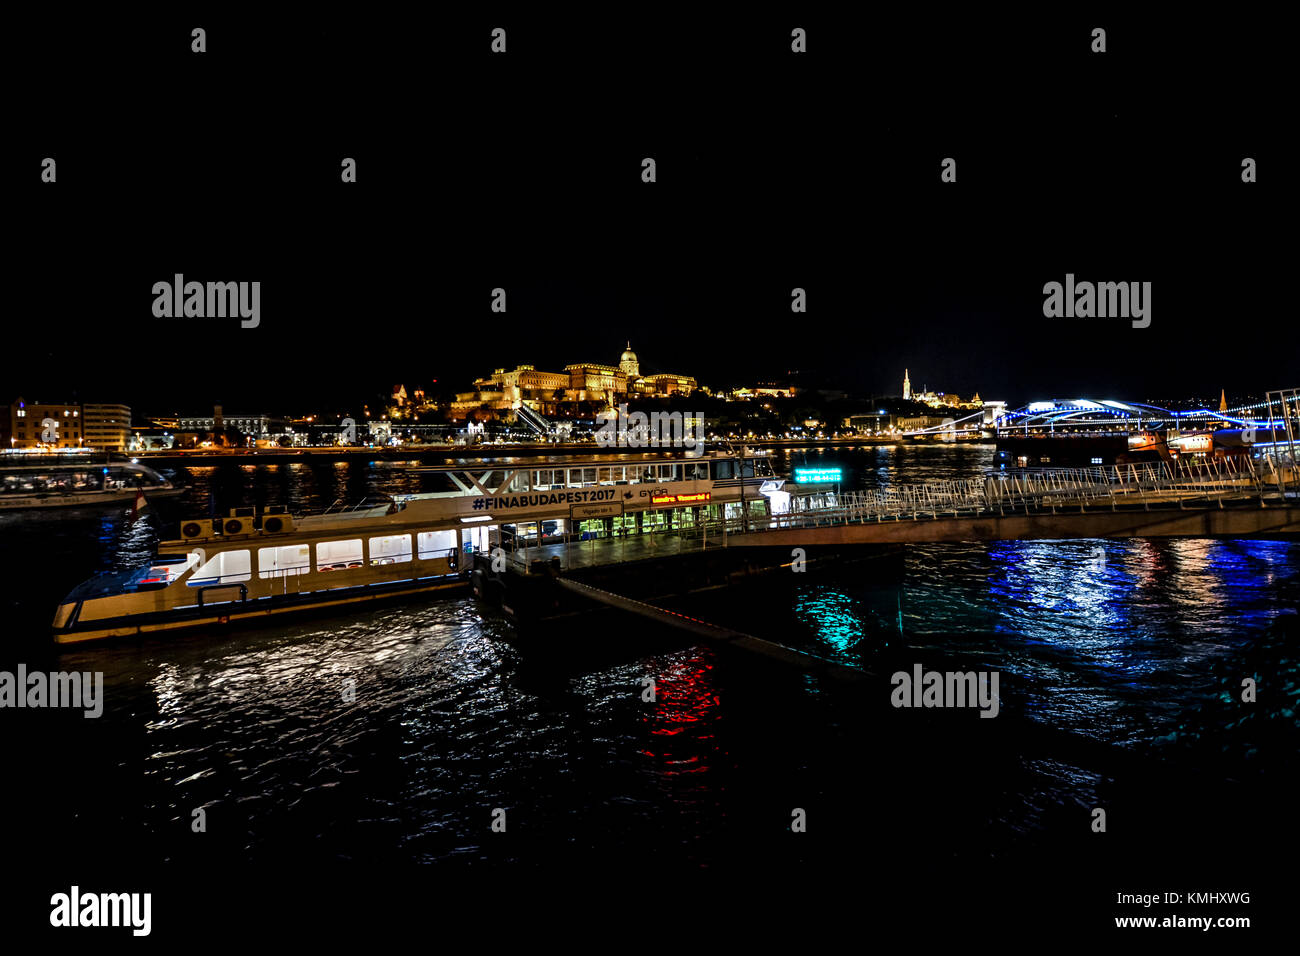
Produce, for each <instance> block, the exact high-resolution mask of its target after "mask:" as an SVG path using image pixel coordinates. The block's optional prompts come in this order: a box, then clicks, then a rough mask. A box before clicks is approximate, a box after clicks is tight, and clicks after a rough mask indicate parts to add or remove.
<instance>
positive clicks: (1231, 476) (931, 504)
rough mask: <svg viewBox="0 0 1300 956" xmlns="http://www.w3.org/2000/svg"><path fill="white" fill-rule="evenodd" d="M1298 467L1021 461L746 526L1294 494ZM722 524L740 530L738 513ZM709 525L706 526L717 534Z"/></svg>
mask: <svg viewBox="0 0 1300 956" xmlns="http://www.w3.org/2000/svg"><path fill="white" fill-rule="evenodd" d="M1297 477H1300V470H1298V469H1297V464H1296V462H1294V461H1293V460H1292V459H1291V456H1290V455H1289V454H1288V453H1287V452H1286V451H1285V450H1282V451H1278V452H1270V453H1268V454H1263V455H1261V456H1260V457H1259V458H1258V459H1255V458H1252V457H1251V456H1248V455H1240V456H1233V457H1226V458H1211V459H1200V460H1192V459H1175V460H1174V461H1169V462H1147V463H1142V464H1129V465H1114V466H1108V467H1093V468H1031V469H1030V468H1027V469H1017V470H1015V471H1012V472H990V473H988V474H985V475H984V476H982V477H978V478H965V479H957V480H948V481H933V482H926V483H924V484H906V485H895V486H891V487H886V488H881V489H878V490H872V491H851V492H843V493H838V494H833V493H821V494H809V495H796V496H793V497H791V499H790V507H789V509H788V510H787V511H784V512H782V513H779V514H774V515H772V516H770V519H768V520H766V521H761V520H760V521H758V522H754V524H755V525H756V527H753V528H752V529H751V530H763V529H764V526H765V527H767V528H771V529H777V528H792V527H816V526H819V525H830V524H843V523H856V522H867V521H903V520H911V521H919V520H923V519H926V518H932V519H933V518H940V517H963V516H964V517H976V516H980V515H1007V514H1016V513H1024V512H1058V511H1062V510H1075V511H1085V512H1086V511H1088V510H1092V509H1097V508H1108V509H1111V510H1118V509H1128V508H1143V509H1146V510H1150V509H1151V508H1152V507H1179V508H1185V507H1187V506H1188V505H1189V504H1197V503H1199V504H1202V505H1203V504H1210V505H1216V506H1217V507H1220V508H1222V507H1224V505H1225V502H1234V501H1246V500H1251V499H1256V500H1258V502H1259V504H1261V505H1264V506H1267V504H1268V503H1269V502H1270V501H1285V500H1290V499H1293V498H1295V497H1296V489H1297V487H1300V485H1298V483H1297ZM726 525H727V527H726V530H728V531H732V532H734V531H739V530H742V529H741V527H740V519H730V520H729V521H728V522H727V523H726ZM720 530H721V529H720V528H718V529H715V528H714V527H713V526H712V525H710V527H709V528H708V529H707V532H708V533H717V532H718V531H720Z"/></svg>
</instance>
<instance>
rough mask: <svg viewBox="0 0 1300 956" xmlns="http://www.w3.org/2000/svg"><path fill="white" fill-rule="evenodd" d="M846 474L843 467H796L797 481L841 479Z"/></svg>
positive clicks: (795, 477) (795, 475)
mask: <svg viewBox="0 0 1300 956" xmlns="http://www.w3.org/2000/svg"><path fill="white" fill-rule="evenodd" d="M843 476H844V470H843V469H842V468H796V469H795V470H794V480H795V481H806V482H817V481H840V480H841V479H842V478H843Z"/></svg>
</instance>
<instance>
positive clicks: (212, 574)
mask: <svg viewBox="0 0 1300 956" xmlns="http://www.w3.org/2000/svg"><path fill="white" fill-rule="evenodd" d="M252 576H253V574H252V565H251V561H250V557H249V552H248V551H222V552H220V553H219V554H214V555H213V556H212V557H211V558H209V559H208V563H207V564H205V565H203V567H201V568H199V569H198V570H197V571H195V572H194V576H193V577H191V578H190V580H189V582H188V583H189V586H190V587H192V588H197V587H202V586H204V585H211V584H231V583H235V582H238V581H247V580H249V579H250V578H251V577H252Z"/></svg>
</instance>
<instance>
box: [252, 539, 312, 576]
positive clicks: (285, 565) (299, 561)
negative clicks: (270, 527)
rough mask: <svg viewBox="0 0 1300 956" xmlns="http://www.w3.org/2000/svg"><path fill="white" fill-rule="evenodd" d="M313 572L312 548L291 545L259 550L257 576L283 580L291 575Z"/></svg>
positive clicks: (304, 545)
mask: <svg viewBox="0 0 1300 956" xmlns="http://www.w3.org/2000/svg"><path fill="white" fill-rule="evenodd" d="M310 570H311V546H310V545H306V544H290V545H284V546H282V547H279V548H258V549H257V576H258V577H260V578H281V577H285V576H287V575H291V574H306V573H307V572H308V571H310Z"/></svg>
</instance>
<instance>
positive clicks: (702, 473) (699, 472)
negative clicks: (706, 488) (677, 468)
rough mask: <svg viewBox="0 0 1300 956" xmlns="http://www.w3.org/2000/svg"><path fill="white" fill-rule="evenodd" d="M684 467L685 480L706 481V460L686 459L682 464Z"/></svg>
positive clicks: (707, 477)
mask: <svg viewBox="0 0 1300 956" xmlns="http://www.w3.org/2000/svg"><path fill="white" fill-rule="evenodd" d="M682 467H683V468H684V469H685V473H686V480H687V481H708V479H709V463H708V462H706V461H688V462H687V463H686V464H685V465H683V466H682Z"/></svg>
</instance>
